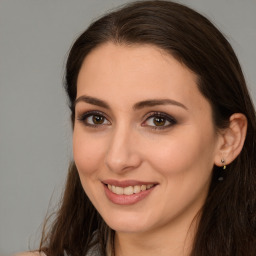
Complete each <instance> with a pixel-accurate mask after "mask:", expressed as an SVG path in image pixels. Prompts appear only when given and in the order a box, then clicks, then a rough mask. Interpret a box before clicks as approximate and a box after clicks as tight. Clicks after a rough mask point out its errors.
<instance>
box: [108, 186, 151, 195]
mask: <svg viewBox="0 0 256 256" xmlns="http://www.w3.org/2000/svg"><path fill="white" fill-rule="evenodd" d="M153 186H154V185H153V184H149V185H141V186H139V185H136V186H128V187H125V188H122V187H117V186H113V185H109V184H108V189H109V190H111V191H112V192H113V193H115V194H117V195H132V194H138V193H140V192H141V191H145V190H147V189H150V188H152V187H153Z"/></svg>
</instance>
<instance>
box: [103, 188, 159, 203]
mask: <svg viewBox="0 0 256 256" xmlns="http://www.w3.org/2000/svg"><path fill="white" fill-rule="evenodd" d="M103 185H104V189H105V193H106V196H107V198H108V199H109V200H110V201H111V202H112V203H114V204H119V205H132V204H136V203H138V202H139V201H141V200H143V199H144V198H145V197H147V196H148V195H149V194H150V193H151V192H152V191H153V189H154V188H155V186H154V187H152V188H150V189H147V190H144V191H141V192H139V193H137V194H132V195H117V194H115V193H113V192H112V191H111V190H109V189H108V187H107V186H106V185H105V184H103Z"/></svg>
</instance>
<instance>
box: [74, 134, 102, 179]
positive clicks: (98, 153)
mask: <svg viewBox="0 0 256 256" xmlns="http://www.w3.org/2000/svg"><path fill="white" fill-rule="evenodd" d="M104 155H105V150H104V147H103V145H102V141H99V140H97V138H94V137H93V136H88V135H87V136H86V135H85V133H84V132H82V131H79V130H74V133H73V156H74V161H75V163H76V166H77V169H78V171H79V174H80V176H81V175H84V176H87V175H91V174H94V173H95V171H96V170H98V168H99V164H100V163H101V162H102V161H101V160H102V158H103V157H104Z"/></svg>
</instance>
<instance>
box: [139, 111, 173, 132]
mask: <svg viewBox="0 0 256 256" xmlns="http://www.w3.org/2000/svg"><path fill="white" fill-rule="evenodd" d="M145 118H146V120H145V121H144V122H143V123H142V126H148V127H149V128H150V129H153V130H163V129H167V128H169V127H171V126H173V125H175V124H177V121H176V119H175V118H173V117H172V116H170V115H168V114H165V113H162V112H153V113H149V114H147V115H146V116H145ZM154 118H161V119H163V122H164V125H161V126H153V125H145V123H146V122H147V121H149V120H150V119H154ZM166 122H169V124H168V125H165V124H166Z"/></svg>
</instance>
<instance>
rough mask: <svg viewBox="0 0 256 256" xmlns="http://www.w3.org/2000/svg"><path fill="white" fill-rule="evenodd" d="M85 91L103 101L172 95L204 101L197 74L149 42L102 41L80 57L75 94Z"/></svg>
mask: <svg viewBox="0 0 256 256" xmlns="http://www.w3.org/2000/svg"><path fill="white" fill-rule="evenodd" d="M83 94H86V95H88V94H89V96H93V97H100V98H103V99H104V100H106V101H111V102H113V103H114V102H115V101H119V102H122V103H123V104H124V103H125V102H126V101H128V100H129V101H140V100H145V99H147V98H163V97H164V98H166V97H168V98H172V99H174V100H177V101H181V102H183V103H184V102H186V103H187V104H188V105H189V104H192V105H193V104H198V103H200V104H201V103H202V104H207V103H208V102H207V101H206V99H205V98H204V96H203V95H202V94H201V93H200V92H199V90H198V86H197V76H196V75H195V74H194V73H193V72H192V71H191V70H190V69H188V68H187V67H186V66H185V65H183V64H181V63H180V62H178V61H177V60H176V59H175V58H174V57H173V56H171V55H170V54H167V53H166V52H165V51H163V50H161V49H159V48H157V47H155V46H151V45H131V46H130V45H129V46H127V45H116V44H113V43H106V44H103V45H101V46H99V47H98V48H96V49H95V50H93V51H92V52H91V53H90V54H89V55H88V56H87V57H86V58H85V60H84V62H83V64H82V67H81V70H80V72H79V75H78V82H77V97H79V96H81V95H83Z"/></svg>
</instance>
